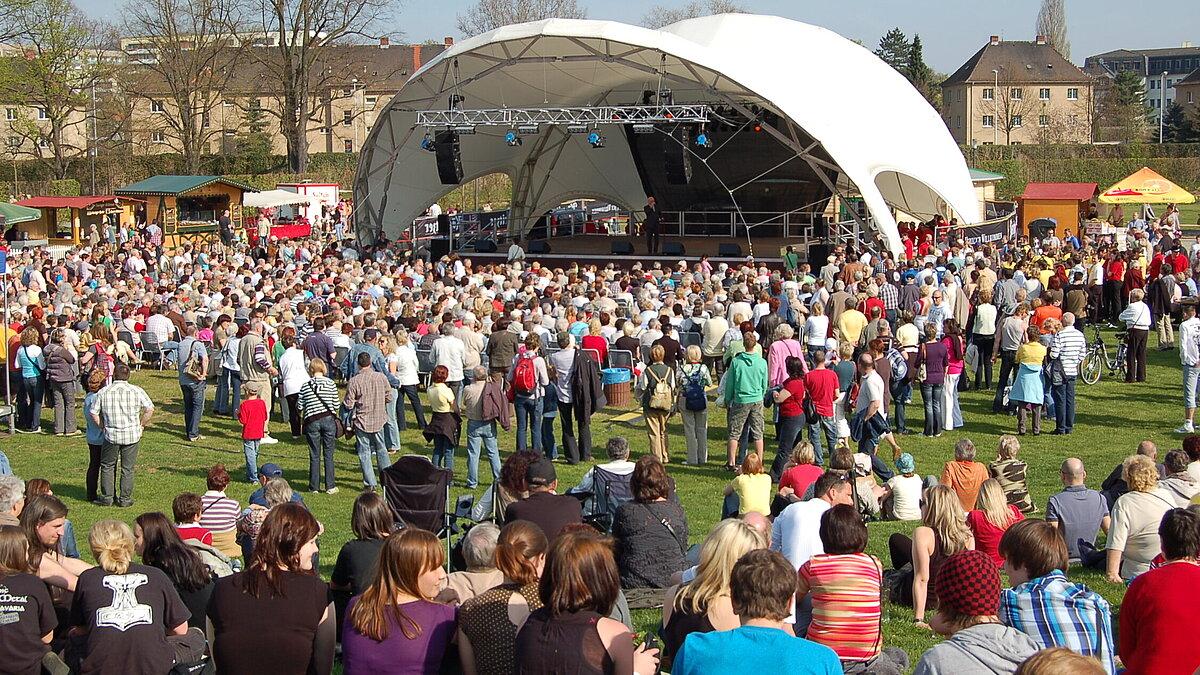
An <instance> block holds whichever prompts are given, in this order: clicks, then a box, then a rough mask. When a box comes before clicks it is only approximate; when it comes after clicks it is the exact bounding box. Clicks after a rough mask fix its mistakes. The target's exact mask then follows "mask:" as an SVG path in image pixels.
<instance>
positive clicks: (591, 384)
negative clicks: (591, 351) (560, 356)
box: [571, 349, 608, 420]
mask: <svg viewBox="0 0 1200 675" xmlns="http://www.w3.org/2000/svg"><path fill="white" fill-rule="evenodd" d="M574 371H575V376H574V377H573V378H571V379H572V381H571V400H572V401H574V405H575V415H576V416H577V417H578V418H579V419H581V420H582V419H587V418H588V417H591V416H592V415H593V414H595V413H597V412H599V411H600V410H601V409H602V408H604V406H606V405H608V399H607V398H605V396H604V382H603V379H602V378H601V377H600V366H599V364H597V363H596V362H595V361H593V360H592V357H590V356H588V355H587V354H586V353H585V352H584V351H583V350H582V349H578V350H576V351H575V367H574Z"/></svg>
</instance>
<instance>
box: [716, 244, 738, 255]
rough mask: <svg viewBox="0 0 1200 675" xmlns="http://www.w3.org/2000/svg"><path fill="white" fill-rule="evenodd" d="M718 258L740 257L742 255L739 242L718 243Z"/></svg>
mask: <svg viewBox="0 0 1200 675" xmlns="http://www.w3.org/2000/svg"><path fill="white" fill-rule="evenodd" d="M717 257H718V258H740V257H742V247H741V245H740V244H720V245H719V246H717Z"/></svg>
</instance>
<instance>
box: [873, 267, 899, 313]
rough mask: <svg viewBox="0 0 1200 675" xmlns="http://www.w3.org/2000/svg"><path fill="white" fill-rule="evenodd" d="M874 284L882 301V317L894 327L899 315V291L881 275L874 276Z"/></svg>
mask: <svg viewBox="0 0 1200 675" xmlns="http://www.w3.org/2000/svg"><path fill="white" fill-rule="evenodd" d="M875 282H876V283H877V284H878V285H879V299H880V300H882V301H883V311H884V316H886V317H887V320H888V323H889V324H891V325H892V326H895V325H896V318H897V316H898V315H899V313H900V312H899V310H900V290H899V289H897V288H896V287H895V286H894V285H892V284H891V283H888V280H887V277H885V276H884V275H882V274H879V275H876V277H875Z"/></svg>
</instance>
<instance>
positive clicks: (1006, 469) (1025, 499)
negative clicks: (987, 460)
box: [987, 434, 1037, 513]
mask: <svg viewBox="0 0 1200 675" xmlns="http://www.w3.org/2000/svg"><path fill="white" fill-rule="evenodd" d="M1020 451H1021V441H1020V440H1018V439H1017V437H1016V436H1013V435H1012V434H1004V435H1003V436H1001V437H1000V443H999V446H998V447H997V448H996V461H994V462H992V463H991V464H988V467H987V468H988V473H990V474H991V475H992V478H995V479H996V480H998V481H1000V489H1001V490H1003V491H1004V496H1005V498H1007V499H1008V503H1009V504H1012V505H1014V506H1016V507H1017V508H1018V509H1020V510H1021V513H1033V512H1034V511H1037V507H1036V506H1034V505H1033V500H1031V499H1030V498H1029V482H1028V481H1027V480H1026V476H1025V474H1026V471H1027V470H1028V466H1027V465H1026V464H1025V462H1022V461H1021V460H1019V459H1017V453H1019V452H1020Z"/></svg>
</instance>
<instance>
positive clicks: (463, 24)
mask: <svg viewBox="0 0 1200 675" xmlns="http://www.w3.org/2000/svg"><path fill="white" fill-rule="evenodd" d="M586 18H587V9H585V8H584V7H582V6H580V4H579V2H578V0H478V1H477V2H476V3H475V6H474V7H472V8H471V9H469V10H467V11H466V12H465V13H463V14H459V15H458V30H459V31H461V32H462V33H463V35H466V36H468V37H469V36H473V35H479V34H480V33H486V32H488V31H489V30H495V29H496V28H499V27H501V26H507V25H509V24H513V23H525V22H526V21H541V20H542V19H586Z"/></svg>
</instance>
